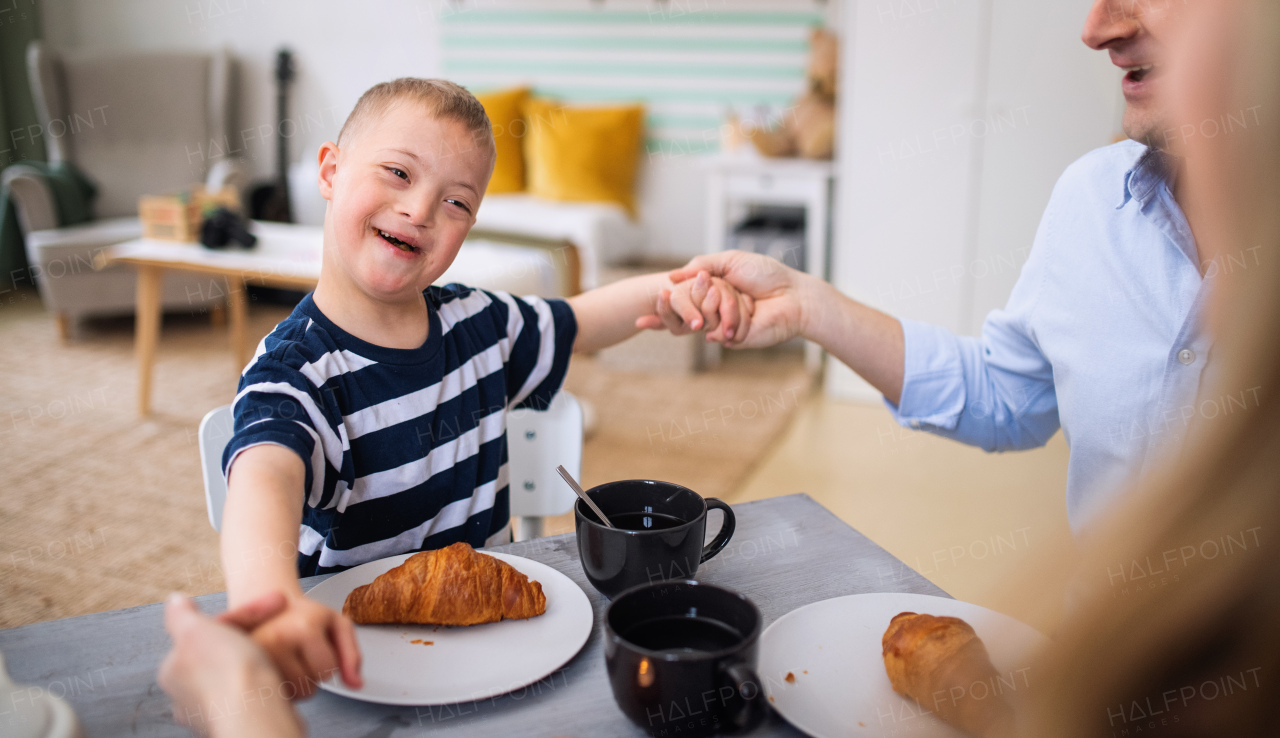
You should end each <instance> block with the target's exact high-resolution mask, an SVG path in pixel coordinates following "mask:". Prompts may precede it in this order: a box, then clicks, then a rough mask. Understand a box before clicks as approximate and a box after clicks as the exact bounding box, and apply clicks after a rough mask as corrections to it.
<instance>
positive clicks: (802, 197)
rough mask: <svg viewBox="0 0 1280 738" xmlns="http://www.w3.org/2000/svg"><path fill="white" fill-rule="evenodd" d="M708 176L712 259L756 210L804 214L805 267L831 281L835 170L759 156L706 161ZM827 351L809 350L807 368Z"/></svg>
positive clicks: (809, 345) (829, 166) (814, 366)
mask: <svg viewBox="0 0 1280 738" xmlns="http://www.w3.org/2000/svg"><path fill="white" fill-rule="evenodd" d="M703 164H704V169H705V170H706V172H707V180H708V181H707V220H706V222H707V235H706V240H705V245H706V249H707V252H708V253H711V252H714V251H719V250H722V249H724V248H725V247H726V244H727V243H728V239H729V235H730V233H731V231H732V229H733V227H734V225H735V224H736V223H739V222H741V220H742V219H743V217H745V215H746V214H747V212H748V211H749V209H750V208H751V207H753V206H756V207H758V206H790V207H799V208H803V209H804V213H805V217H804V223H805V226H804V264H805V268H806V270H807V271H808V272H809V273H810V274H812V275H814V276H816V277H819V278H820V279H824V280H825V279H829V278H830V253H831V202H832V193H833V189H834V181H835V166H834V165H833V164H832V163H831V162H825V161H810V160H807V159H764V158H759V157H755V156H751V157H748V156H745V155H734V156H715V157H708V158H707V159H705V160H704V162H703ZM821 361H822V349H821V348H820V347H819V346H818V345H817V344H814V343H807V344H806V345H805V363H806V365H807V366H809V368H810V369H817V368H818V367H819V366H820V365H821Z"/></svg>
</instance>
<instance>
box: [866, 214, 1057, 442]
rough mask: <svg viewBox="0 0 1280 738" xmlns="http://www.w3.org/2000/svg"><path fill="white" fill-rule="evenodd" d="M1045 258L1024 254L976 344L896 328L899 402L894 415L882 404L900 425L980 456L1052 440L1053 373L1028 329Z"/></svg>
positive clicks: (928, 329) (923, 327) (929, 329)
mask: <svg viewBox="0 0 1280 738" xmlns="http://www.w3.org/2000/svg"><path fill="white" fill-rule="evenodd" d="M1048 217H1049V216H1048V214H1046V222H1047V219H1048ZM1045 228H1046V225H1045V223H1042V224H1041V230H1042V232H1043V230H1044V229H1045ZM1040 235H1042V234H1038V236H1037V241H1039V240H1040ZM1045 258H1046V254H1045V253H1044V249H1037V248H1033V249H1032V250H1031V255H1030V257H1029V258H1028V259H1027V263H1026V265H1025V266H1024V267H1023V270H1022V273H1021V274H1020V275H1019V277H1018V282H1017V284H1016V285H1014V288H1013V292H1012V294H1011V295H1010V297H1009V302H1008V304H1007V305H1006V306H1005V308H1004V309H1002V310H995V311H992V313H991V314H990V315H988V316H987V319H986V321H985V322H984V323H983V326H982V337H981V338H973V337H970V336H956V335H954V334H952V333H951V332H950V331H947V330H946V329H944V328H940V327H938V326H934V325H929V324H927V323H920V322H917V321H913V320H902V321H901V323H902V333H903V337H904V339H905V365H904V367H903V379H902V396H901V397H900V398H899V403H898V405H897V406H896V407H895V406H894V405H893V404H892V403H889V402H887V401H886V403H885V404H886V405H888V406H889V410H890V411H891V412H892V413H893V415H894V418H895V419H897V421H898V422H899V423H900V424H901V425H903V426H907V427H911V428H916V429H919V430H926V431H929V432H931V433H935V434H937V435H940V436H945V437H947V438H952V439H954V440H957V441H961V442H963V443H967V444H970V445H973V446H980V447H981V448H983V449H986V450H987V451H1013V450H1020V449H1028V448H1035V447H1037V446H1043V445H1044V444H1045V443H1047V442H1048V441H1049V439H1050V438H1052V437H1053V434H1054V433H1056V432H1057V430H1058V428H1059V425H1060V423H1059V419H1058V399H1057V394H1056V392H1055V391H1054V383H1053V366H1052V365H1051V364H1050V362H1049V359H1048V358H1047V357H1045V355H1044V353H1043V352H1042V351H1041V349H1040V346H1039V345H1038V343H1037V342H1036V339H1035V335H1034V331H1033V330H1032V328H1031V327H1030V326H1031V318H1032V316H1033V314H1034V312H1035V310H1036V307H1037V298H1038V297H1039V294H1040V287H1041V280H1042V279H1043V275H1044V273H1045V265H1044V261H1045Z"/></svg>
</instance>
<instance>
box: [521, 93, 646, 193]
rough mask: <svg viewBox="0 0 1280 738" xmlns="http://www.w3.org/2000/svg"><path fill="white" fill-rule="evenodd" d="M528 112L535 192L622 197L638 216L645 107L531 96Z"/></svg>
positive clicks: (527, 145)
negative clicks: (571, 103) (581, 103)
mask: <svg viewBox="0 0 1280 738" xmlns="http://www.w3.org/2000/svg"><path fill="white" fill-rule="evenodd" d="M524 117H525V125H526V126H527V127H528V134H527V135H526V136H525V141H524V158H525V166H526V167H527V171H528V174H527V176H528V185H529V192H530V193H532V194H534V195H537V196H539V197H545V198H547V199H548V200H564V201H572V202H602V201H603V202H616V203H618V204H620V205H622V206H623V207H624V208H626V209H627V212H629V213H631V215H633V216H634V215H635V207H636V203H635V199H636V198H635V181H636V168H637V167H638V165H639V163H640V148H641V146H642V145H643V142H644V106H642V105H626V106H615V107H599V108H585V107H566V106H564V105H561V104H559V103H556V102H552V101H550V100H541V99H538V98H530V99H529V100H528V101H526V102H525V106H524Z"/></svg>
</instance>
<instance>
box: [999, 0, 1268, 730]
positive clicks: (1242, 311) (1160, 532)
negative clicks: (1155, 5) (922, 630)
mask: <svg viewBox="0 0 1280 738" xmlns="http://www.w3.org/2000/svg"><path fill="white" fill-rule="evenodd" d="M1225 5H1236V6H1239V8H1238V10H1240V12H1239V14H1238V15H1237V16H1234V17H1232V18H1231V19H1230V21H1229V22H1230V23H1231V24H1233V28H1232V30H1233V35H1235V43H1233V44H1231V45H1230V51H1229V53H1230V54H1231V55H1232V56H1233V58H1232V59H1230V61H1229V67H1230V71H1231V74H1230V78H1229V79H1222V80H1217V82H1218V83H1219V84H1220V85H1221V86H1222V89H1220V90H1215V91H1213V92H1212V95H1213V96H1216V100H1215V104H1218V103H1223V104H1226V103H1230V104H1231V105H1232V106H1233V108H1232V109H1234V106H1235V105H1237V104H1240V103H1244V104H1243V105H1242V106H1241V107H1242V108H1251V107H1253V106H1259V107H1257V108H1255V110H1257V111H1260V113H1259V117H1258V118H1256V119H1250V124H1251V125H1250V127H1249V129H1248V130H1244V131H1240V130H1237V131H1235V132H1233V133H1232V134H1230V135H1222V136H1220V137H1216V138H1215V139H1214V140H1213V141H1204V142H1201V143H1202V145H1203V148H1201V149H1200V150H1199V151H1198V153H1199V154H1200V155H1202V158H1201V159H1200V160H1199V161H1198V162H1197V159H1196V158H1195V156H1194V155H1193V156H1189V157H1188V159H1187V162H1188V165H1187V169H1186V172H1185V175H1186V176H1187V177H1188V179H1187V180H1186V181H1185V182H1184V184H1185V187H1186V189H1185V190H1183V191H1184V192H1185V193H1187V196H1188V198H1189V199H1190V203H1191V206H1192V207H1197V208H1201V209H1200V210H1195V211H1194V212H1195V214H1196V216H1197V219H1196V220H1195V221H1194V222H1195V223H1196V226H1197V232H1196V235H1197V239H1198V242H1199V243H1200V244H1202V253H1217V254H1221V255H1222V257H1221V262H1220V263H1218V264H1217V265H1216V266H1215V265H1213V264H1210V265H1209V266H1208V269H1207V274H1213V275H1214V276H1212V277H1211V278H1212V279H1215V280H1216V283H1215V284H1213V286H1212V289H1213V290H1214V291H1215V293H1216V294H1217V297H1216V298H1215V299H1216V300H1217V302H1215V303H1214V305H1215V307H1214V310H1213V315H1212V316H1211V329H1212V330H1213V331H1214V336H1215V344H1214V348H1213V351H1212V356H1211V358H1210V364H1209V367H1210V368H1209V369H1207V370H1206V381H1205V386H1204V388H1203V389H1202V392H1201V395H1200V398H1199V400H1198V401H1197V405H1196V410H1197V412H1196V419H1195V420H1194V421H1193V427H1192V428H1191V429H1190V432H1189V437H1188V441H1187V444H1186V446H1185V447H1184V448H1185V450H1184V452H1183V453H1182V454H1180V455H1179V457H1178V458H1177V460H1176V461H1174V462H1173V463H1172V464H1171V465H1170V466H1169V467H1167V468H1165V469H1163V470H1162V471H1161V472H1159V473H1157V474H1156V475H1154V476H1152V477H1150V478H1148V479H1146V480H1145V481H1144V482H1143V483H1141V484H1140V485H1139V488H1138V490H1137V491H1136V494H1135V495H1134V498H1133V501H1132V502H1131V504H1128V505H1127V506H1126V507H1125V508H1124V509H1123V510H1121V511H1119V512H1118V513H1117V514H1116V515H1115V516H1114V517H1113V518H1112V519H1111V520H1110V521H1109V523H1108V524H1107V526H1106V528H1105V530H1103V531H1101V532H1100V535H1098V536H1097V537H1096V538H1094V539H1093V540H1092V541H1091V542H1089V543H1088V544H1087V545H1086V546H1085V549H1084V550H1085V553H1084V554H1083V557H1084V558H1083V560H1082V561H1081V562H1080V563H1079V565H1078V567H1077V568H1076V572H1077V583H1078V584H1079V585H1081V586H1080V589H1079V591H1078V592H1077V594H1078V595H1079V599H1077V601H1076V607H1075V608H1074V610H1075V612H1074V614H1073V615H1072V616H1071V617H1070V618H1069V619H1068V620H1067V622H1066V624H1065V626H1064V627H1063V629H1062V630H1061V631H1060V632H1059V633H1058V634H1057V637H1056V638H1055V640H1054V642H1053V645H1052V646H1051V647H1050V648H1049V651H1048V653H1046V654H1044V658H1043V660H1042V661H1041V662H1040V663H1039V665H1038V668H1035V669H1033V671H1034V672H1035V673H1036V682H1038V685H1039V688H1038V689H1037V690H1036V691H1035V692H1034V694H1035V697H1033V698H1032V702H1031V705H1030V710H1029V711H1028V715H1027V718H1028V722H1027V723H1026V727H1025V728H1024V732H1025V734H1027V735H1035V736H1064V737H1065V736H1070V737H1071V738H1081V737H1087V736H1107V737H1108V738H1119V737H1121V736H1133V735H1144V736H1177V735H1222V736H1260V735H1278V734H1280V699H1278V698H1277V695H1278V694H1280V689H1278V684H1280V682H1278V681H1277V680H1278V679H1280V548H1278V547H1277V541H1276V538H1275V537H1276V535H1277V532H1280V402H1278V400H1280V397H1278V396H1277V389H1278V388H1280V125H1278V120H1277V118H1276V116H1277V115H1278V114H1280V7H1278V6H1277V5H1276V3H1275V2H1273V0H1239V2H1235V3H1226V4H1223V5H1217V4H1215V6H1216V7H1217V9H1216V10H1215V11H1214V12H1218V13H1231V12H1232V10H1231V9H1230V8H1225V7H1223V6H1225ZM1222 22H1223V23H1227V22H1228V21H1225V20H1224V21H1222ZM1225 47H1226V45H1224V46H1223V48H1225ZM1255 120H1256V121H1257V125H1253V122H1254V121H1255ZM1204 155H1207V156H1204ZM1201 164H1203V165H1204V166H1200V165H1201ZM1188 212H1193V211H1192V210H1190V209H1189V210H1188ZM1201 215H1203V216H1204V217H1203V218H1201V217H1200V216H1201ZM1215 272H1216V273H1215ZM1219 298H1220V299H1219Z"/></svg>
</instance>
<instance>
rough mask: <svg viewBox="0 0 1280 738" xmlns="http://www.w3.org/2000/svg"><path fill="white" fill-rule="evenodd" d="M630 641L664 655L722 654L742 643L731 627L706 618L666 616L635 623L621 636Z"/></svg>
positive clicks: (739, 635)
mask: <svg viewBox="0 0 1280 738" xmlns="http://www.w3.org/2000/svg"><path fill="white" fill-rule="evenodd" d="M620 635H621V636H622V637H623V638H624V639H626V640H627V641H629V642H631V643H634V644H635V645H637V646H640V647H641V648H647V649H648V650H650V651H653V652H655V653H658V654H661V655H664V656H666V655H670V654H698V653H708V652H711V651H721V650H724V649H726V648H731V647H733V646H734V645H737V644H738V643H741V642H742V633H740V632H738V630H737V629H736V628H734V627H733V626H731V625H727V624H725V623H722V622H720V621H719V620H715V619H713V618H707V617H698V616H694V617H689V616H688V615H667V616H664V617H658V618H653V619H650V620H645V621H643V622H640V623H636V624H635V625H633V626H631V627H630V628H628V629H627V632H625V633H622V634H620Z"/></svg>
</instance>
